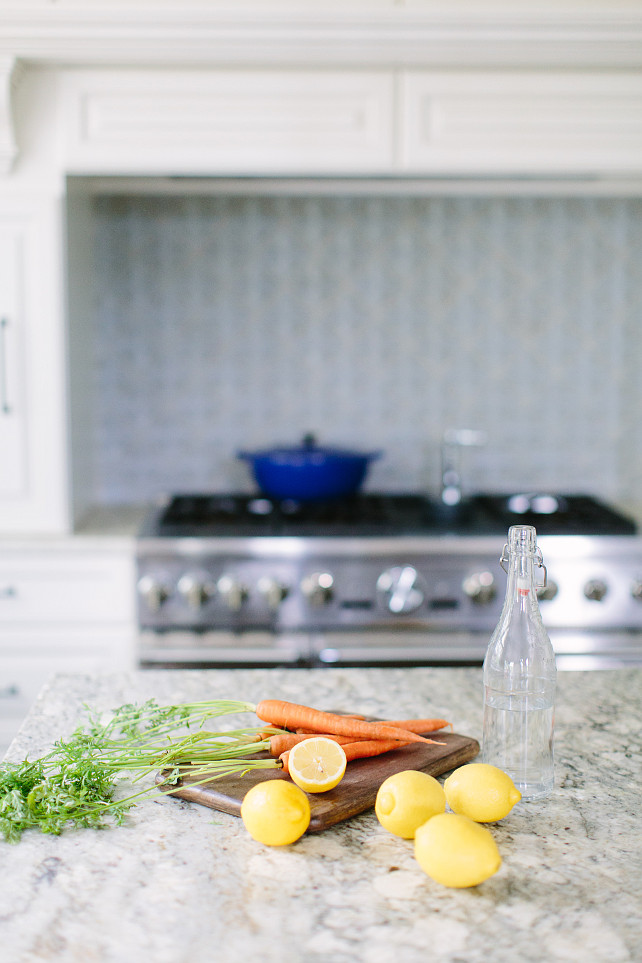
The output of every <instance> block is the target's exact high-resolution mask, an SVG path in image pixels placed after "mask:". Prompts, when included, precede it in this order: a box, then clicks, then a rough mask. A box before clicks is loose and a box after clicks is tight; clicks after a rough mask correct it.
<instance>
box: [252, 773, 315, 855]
mask: <svg viewBox="0 0 642 963" xmlns="http://www.w3.org/2000/svg"><path fill="white" fill-rule="evenodd" d="M241 818H242V819H243V822H244V823H245V828H246V829H247V831H248V832H249V834H250V836H252V838H253V839H256V841H257V842H259V843H265V844H266V846H287V845H288V843H293V842H295V840H297V839H298V838H299V837H300V836H302V835H303V833H304V832H305V831H306V829H307V828H308V826H309V825H310V801H309V799H308V797H307V796H306V794H305V793H304V792H302V790H301V789H299V787H298V786H295V785H294V783H291V782H287V781H286V780H285V779H266V780H265V781H264V782H259V783H257V784H256V786H252V788H251V789H250V790H249V791H248V792H247V793H246V794H245V797H244V798H243V802H242V804H241Z"/></svg>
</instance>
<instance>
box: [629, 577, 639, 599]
mask: <svg viewBox="0 0 642 963" xmlns="http://www.w3.org/2000/svg"><path fill="white" fill-rule="evenodd" d="M631 595H632V596H633V598H634V599H636V600H637V601H638V602H642V578H636V580H635V581H634V582H633V585H632V586H631Z"/></svg>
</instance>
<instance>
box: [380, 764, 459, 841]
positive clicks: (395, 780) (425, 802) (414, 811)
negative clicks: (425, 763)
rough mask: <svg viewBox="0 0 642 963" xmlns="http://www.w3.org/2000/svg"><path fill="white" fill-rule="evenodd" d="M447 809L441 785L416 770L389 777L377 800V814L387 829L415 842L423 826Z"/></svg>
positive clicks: (382, 786)
mask: <svg viewBox="0 0 642 963" xmlns="http://www.w3.org/2000/svg"><path fill="white" fill-rule="evenodd" d="M445 809H446V795H445V793H444V790H443V789H442V787H441V785H440V784H439V783H438V782H437V780H436V779H435V778H434V777H433V776H429V775H428V773H426V772H419V771H417V770H415V769H407V770H405V771H404V772H397V773H395V774H394V775H393V776H388V778H387V779H386V780H384V782H382V783H381V786H380V787H379V791H378V792H377V799H376V801H375V813H376V815H377V819H378V820H379V822H380V823H381V825H382V826H383V828H384V829H387V830H388V832H391V833H393V834H394V835H395V836H401V838H402V839H414V836H415V832H416V831H417V829H418V828H419V826H421V825H422V824H423V823H425V822H426V820H427V819H430V818H431V816H435V815H436V814H437V813H443V812H444V810H445Z"/></svg>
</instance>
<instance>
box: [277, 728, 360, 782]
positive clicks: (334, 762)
mask: <svg viewBox="0 0 642 963" xmlns="http://www.w3.org/2000/svg"><path fill="white" fill-rule="evenodd" d="M345 771H346V754H345V751H344V749H343V746H340V745H339V743H338V742H334V740H333V739H327V738H326V737H325V736H311V737H310V739H304V740H303V742H299V743H298V744H297V745H296V746H294V747H293V748H292V749H290V752H289V755H288V772H289V774H290V778H291V779H292V781H293V782H295V783H296V784H297V786H300V788H301V789H303V790H304V791H305V792H327V791H328V789H334V787H335V786H338V785H339V783H340V782H341V780H342V779H343V776H344V773H345Z"/></svg>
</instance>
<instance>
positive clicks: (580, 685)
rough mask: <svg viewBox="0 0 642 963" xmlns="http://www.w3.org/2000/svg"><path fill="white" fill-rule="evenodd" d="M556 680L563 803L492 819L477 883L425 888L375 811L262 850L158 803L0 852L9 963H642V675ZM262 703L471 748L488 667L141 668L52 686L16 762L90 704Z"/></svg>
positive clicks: (200, 814)
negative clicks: (416, 729) (394, 722)
mask: <svg viewBox="0 0 642 963" xmlns="http://www.w3.org/2000/svg"><path fill="white" fill-rule="evenodd" d="M558 689H559V691H558V700H557V709H556V786H555V790H554V793H553V795H552V796H551V797H550V798H549V799H548V800H546V801H543V802H539V803H529V804H519V805H518V806H517V807H516V808H515V809H514V810H513V811H512V812H511V813H510V814H509V816H508V817H506V819H504V820H503V821H502V822H501V823H499V824H497V825H495V826H493V827H492V832H493V835H494V836H495V838H496V840H497V843H498V845H499V848H500V851H501V853H502V857H503V864H502V867H501V869H500V871H499V872H498V873H497V874H496V875H495V876H494V877H493V878H492V879H490V880H488V881H486V882H485V883H483V884H482V885H481V886H479V887H476V888H475V889H470V890H462V891H457V890H449V889H446V888H443V887H441V886H439V885H438V884H436V883H433V882H432V881H431V880H430V879H428V877H426V876H425V875H424V874H423V873H422V871H421V870H420V869H419V867H418V865H417V863H416V862H415V860H414V857H413V854H412V844H411V843H409V842H408V841H404V840H400V839H397V838H396V837H393V836H391V835H389V834H388V833H386V832H385V831H384V830H383V829H382V828H381V827H380V826H379V824H378V822H377V820H376V817H375V816H374V813H373V812H367V813H364V814H362V815H361V816H358V817H356V818H354V819H352V820H350V821H348V822H345V823H342V824H340V825H338V826H336V827H333V828H332V829H330V830H327V831H325V832H323V833H318V834H311V835H306V836H304V837H303V838H302V839H301V840H299V841H298V842H297V843H296V844H294V845H293V846H290V847H285V848H279V849H270V848H269V847H265V846H262V845H260V844H258V843H255V842H254V841H253V840H252V839H251V838H250V837H249V835H248V834H247V833H246V832H245V829H244V827H243V824H242V822H241V820H240V819H238V818H236V817H233V816H228V815H225V814H223V813H217V812H213V811H212V810H208V809H205V808H203V807H200V806H197V805H192V804H190V803H186V802H184V801H179V800H174V799H169V798H164V799H163V798H161V799H154V800H152V799H150V800H147V801H146V802H144V803H141V804H140V805H139V806H138V807H137V808H136V809H135V810H134V811H133V813H132V816H131V818H130V819H129V820H128V822H127V824H126V825H125V826H123V827H120V828H117V829H110V830H104V831H89V830H85V831H73V832H67V833H65V834H63V835H62V836H60V837H46V836H42V835H39V834H35V833H31V834H27V835H25V836H24V837H23V840H22V841H21V842H20V843H19V844H18V845H16V846H10V845H8V844H4V843H1V844H0V850H1V854H2V865H3V873H2V876H1V878H0V943H1V945H2V948H3V949H2V959H3V960H7V961H8V963H9V961H11V963H43V961H56V963H75V961H83V963H87V961H97V963H126V961H130V960H132V961H133V960H136V961H138V960H140V959H143V958H145V957H149V958H153V959H154V960H155V961H156V963H188V961H189V963H201V961H202V963H205V961H210V960H217V961H225V963H228V961H229V963H236V961H246V960H249V959H252V958H254V959H260V960H261V961H269V963H272V961H274V963H277V961H278V963H298V961H303V960H305V961H309V963H330V961H332V963H353V961H357V960H358V961H364V963H388V961H392V960H395V961H400V963H415V961H416V963H420V961H421V963H424V961H425V960H426V959H427V958H429V959H431V960H433V961H438V963H464V961H465V963H477V961H480V963H481V961H488V960H492V961H493V963H497V961H499V963H503V961H509V960H510V961H513V960H517V959H519V960H520V961H525V963H541V961H543V960H546V961H561V963H562V961H575V960H582V961H588V960H590V961H591V963H607V961H608V963H620V961H621V963H626V961H630V963H633V961H637V960H640V959H641V958H642V910H641V907H640V902H639V896H638V895H637V890H638V889H639V880H640V879H641V878H642V834H641V833H640V829H639V826H640V820H639V777H640V745H639V742H640V739H639V734H640V732H641V731H642V670H640V669H633V670H621V671H620V670H614V671H607V672H606V671H605V672H590V673H562V674H561V675H560V678H559V687H558ZM268 694H269V695H277V696H280V697H283V698H286V699H292V700H299V701H309V702H312V703H315V704H319V705H331V706H333V707H336V708H342V707H345V708H347V707H351V708H356V709H360V710H362V711H363V712H365V713H384V714H390V713H391V712H392V710H394V713H395V714H396V715H404V714H408V715H424V714H429V713H430V714H435V715H443V716H445V717H446V718H451V719H452V720H453V723H454V725H455V729H456V730H457V731H460V732H463V733H465V734H467V735H471V736H474V737H476V738H479V737H480V728H481V691H480V670H478V669H465V668H461V669H438V668H425V669H423V668H414V669H315V670H287V669H283V670H279V669H275V670H267V671H265V670H220V671H186V670H183V671H150V672H142V673H134V674H129V675H117V676H108V675H96V676H58V677H56V678H54V679H53V680H52V681H51V683H50V684H49V685H48V686H47V687H46V688H45V689H44V690H43V692H42V694H41V696H40V698H39V700H38V701H37V703H36V704H35V706H34V708H33V709H32V711H31V713H30V715H29V716H28V718H27V720H26V722H25V724H24V725H23V727H22V729H21V732H20V733H19V735H18V737H17V739H16V740H15V742H14V743H13V745H12V748H11V750H10V758H12V759H21V758H23V757H24V756H25V755H28V756H30V757H35V756H36V755H39V754H41V753H43V752H44V751H46V749H47V748H48V747H49V746H50V744H51V741H52V740H53V739H54V738H57V737H60V736H64V735H66V734H68V733H70V732H71V731H72V730H73V728H74V727H75V726H76V725H77V724H78V723H79V722H80V721H82V718H83V711H84V710H83V708H82V706H83V704H87V705H90V706H91V707H92V708H94V709H102V710H108V709H110V708H113V707H115V706H117V705H120V704H122V703H123V702H129V701H143V700H145V699H147V698H149V697H151V696H153V697H155V698H156V699H157V700H158V701H159V702H170V701H188V700H192V699H202V698H208V697H211V698H217V697H226V698H231V697H235V698H243V699H247V700H248V701H253V700H258V699H259V698H261V697H262V696H265V695H268ZM242 721H244V722H245V723H246V724H250V723H248V719H247V718H244V719H243V720H242ZM231 722H232V720H226V722H225V724H226V725H230V724H231Z"/></svg>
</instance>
